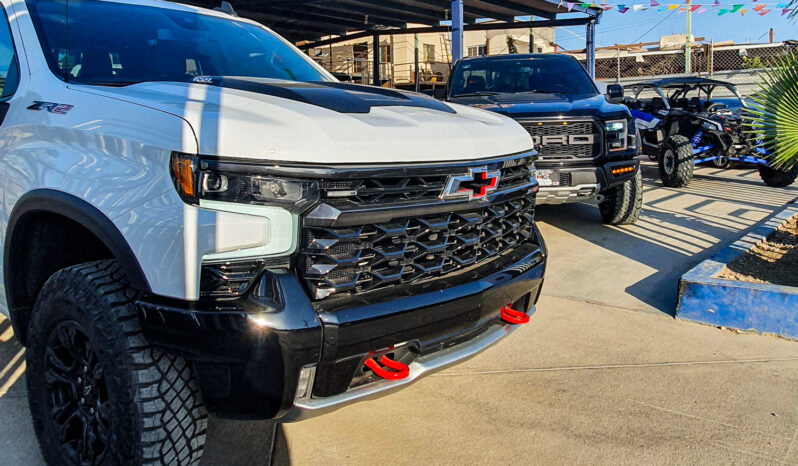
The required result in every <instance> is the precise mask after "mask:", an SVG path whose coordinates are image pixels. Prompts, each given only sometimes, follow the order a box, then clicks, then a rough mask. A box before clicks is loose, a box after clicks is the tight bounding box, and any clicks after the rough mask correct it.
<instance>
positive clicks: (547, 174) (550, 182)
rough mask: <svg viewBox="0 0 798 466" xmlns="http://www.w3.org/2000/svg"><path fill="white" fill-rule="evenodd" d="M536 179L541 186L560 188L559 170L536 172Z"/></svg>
mask: <svg viewBox="0 0 798 466" xmlns="http://www.w3.org/2000/svg"><path fill="white" fill-rule="evenodd" d="M535 179H536V180H538V184H539V185H540V186H559V185H560V177H559V175H558V174H557V170H535Z"/></svg>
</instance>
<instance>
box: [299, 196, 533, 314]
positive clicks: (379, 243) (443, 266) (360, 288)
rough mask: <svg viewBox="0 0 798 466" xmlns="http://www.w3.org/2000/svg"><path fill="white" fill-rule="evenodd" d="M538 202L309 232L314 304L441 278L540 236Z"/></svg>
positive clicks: (304, 252)
mask: <svg viewBox="0 0 798 466" xmlns="http://www.w3.org/2000/svg"><path fill="white" fill-rule="evenodd" d="M533 209H534V200H533V199H532V198H528V197H520V198H517V199H515V200H510V201H503V202H499V203H496V204H493V205H489V206H487V207H482V208H476V209H471V210H464V211H462V212H454V213H444V214H436V215H427V216H421V217H408V218H398V219H395V220H393V221H391V222H387V223H378V224H366V225H360V226H356V227H346V228H325V227H307V226H306V227H304V228H303V229H302V245H301V249H300V251H301V254H300V267H301V273H302V275H303V277H304V279H305V281H306V282H307V284H308V287H309V288H310V290H311V295H312V296H313V297H314V299H317V300H320V299H324V298H326V297H327V296H329V295H331V294H332V293H335V294H336V295H340V294H342V293H362V292H367V291H372V290H378V289H382V288H386V287H389V286H392V285H397V284H401V285H404V284H410V283H416V282H420V281H424V280H426V279H430V278H435V277H439V276H442V275H445V274H449V273H452V272H456V271H458V270H459V269H464V268H467V267H471V266H473V265H477V264H480V263H484V262H486V261H488V260H489V259H491V258H493V257H496V256H499V255H500V254H501V253H504V252H508V251H511V250H512V249H513V248H515V247H516V246H517V245H519V244H521V243H524V242H526V241H527V240H529V239H530V238H532V237H533V235H534V234H533V220H534V210H533Z"/></svg>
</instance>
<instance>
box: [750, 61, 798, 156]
mask: <svg viewBox="0 0 798 466" xmlns="http://www.w3.org/2000/svg"><path fill="white" fill-rule="evenodd" d="M760 78H761V82H759V87H760V90H759V92H757V93H756V94H755V95H754V96H753V97H752V100H753V101H754V105H753V106H752V108H751V110H750V112H749V113H750V115H749V116H748V122H747V123H748V127H749V128H750V131H751V133H752V134H754V135H755V137H756V138H757V139H760V140H761V143H760V146H761V147H763V148H764V149H766V150H767V151H768V152H770V153H771V154H772V155H771V156H770V159H769V162H770V163H771V165H772V166H773V167H774V168H777V169H780V170H790V169H791V168H792V167H793V166H795V165H796V163H798V54H795V53H790V54H789V55H787V56H786V57H783V58H781V59H779V60H778V61H777V62H776V63H775V64H774V66H772V67H770V68H767V69H765V72H764V73H762V74H760Z"/></svg>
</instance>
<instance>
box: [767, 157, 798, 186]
mask: <svg viewBox="0 0 798 466" xmlns="http://www.w3.org/2000/svg"><path fill="white" fill-rule="evenodd" d="M759 177H760V178H762V181H764V182H765V184H766V185H768V186H770V187H773V188H784V187H786V186H789V185H791V184H793V183H795V179H796V178H798V163H797V164H795V165H793V167H792V169H790V170H778V169H775V168H772V167H766V166H764V165H760V166H759Z"/></svg>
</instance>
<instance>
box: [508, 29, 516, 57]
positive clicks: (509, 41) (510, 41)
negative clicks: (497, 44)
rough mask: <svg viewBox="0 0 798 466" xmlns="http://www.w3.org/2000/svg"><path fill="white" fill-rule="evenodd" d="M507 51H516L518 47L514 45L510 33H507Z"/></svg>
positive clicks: (513, 39)
mask: <svg viewBox="0 0 798 466" xmlns="http://www.w3.org/2000/svg"><path fill="white" fill-rule="evenodd" d="M507 52H508V53H518V47H516V46H515V38H514V37H513V36H511V35H510V34H507Z"/></svg>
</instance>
